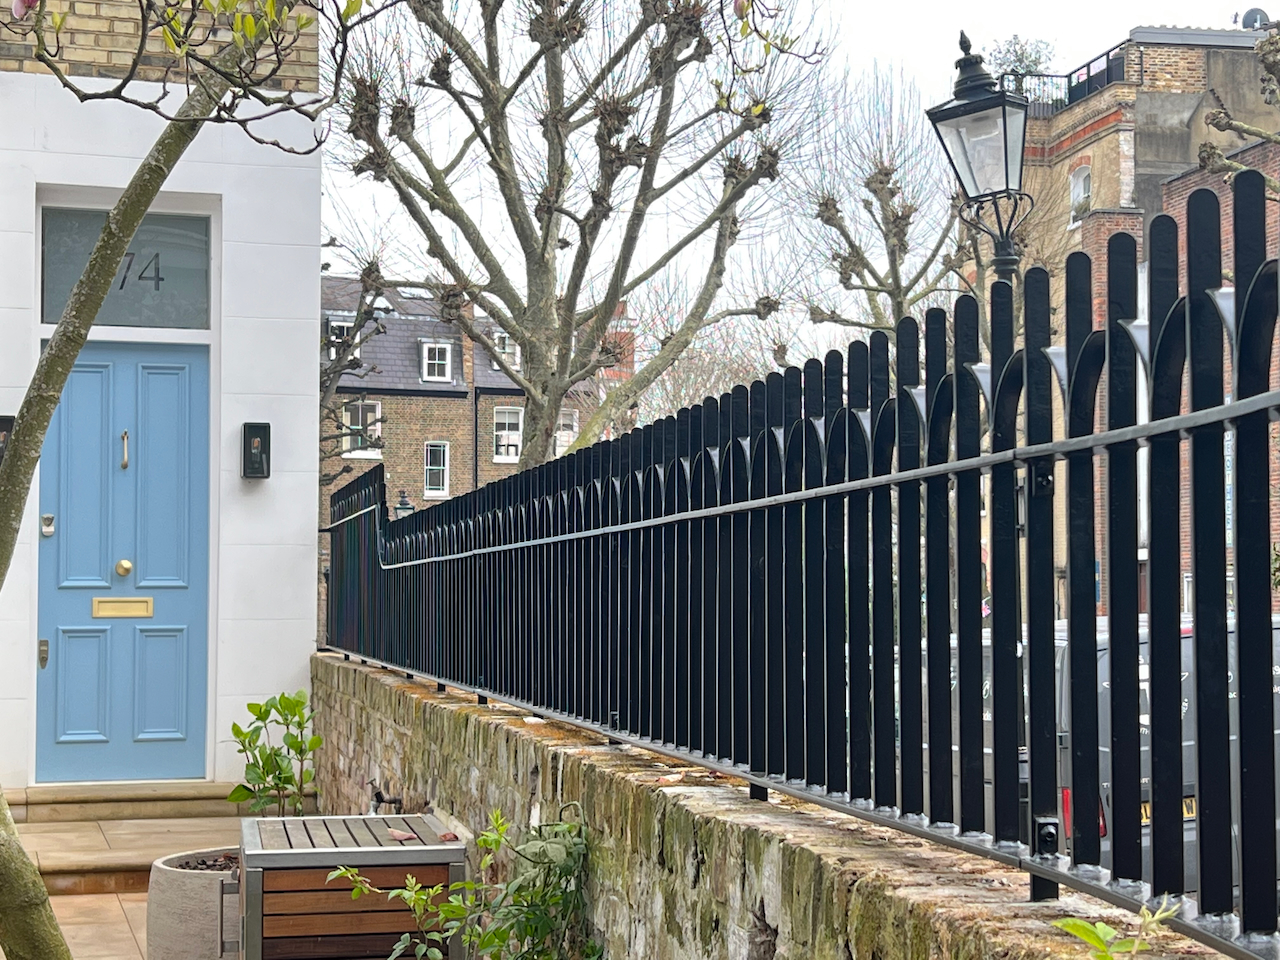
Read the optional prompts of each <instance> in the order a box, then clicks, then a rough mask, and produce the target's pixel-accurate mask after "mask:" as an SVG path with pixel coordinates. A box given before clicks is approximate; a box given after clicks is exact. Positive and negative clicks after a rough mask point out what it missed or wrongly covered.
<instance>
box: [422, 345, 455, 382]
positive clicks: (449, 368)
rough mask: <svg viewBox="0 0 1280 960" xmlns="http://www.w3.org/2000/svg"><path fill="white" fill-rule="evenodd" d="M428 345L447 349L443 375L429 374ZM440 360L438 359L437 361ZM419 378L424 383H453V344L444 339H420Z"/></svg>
mask: <svg viewBox="0 0 1280 960" xmlns="http://www.w3.org/2000/svg"><path fill="white" fill-rule="evenodd" d="M427 347H443V348H444V351H445V358H444V369H445V375H444V376H443V377H428V376H427ZM437 362H438V361H437ZM418 379H419V380H421V381H422V382H423V383H453V344H452V343H447V342H445V341H442V340H419V341H418Z"/></svg>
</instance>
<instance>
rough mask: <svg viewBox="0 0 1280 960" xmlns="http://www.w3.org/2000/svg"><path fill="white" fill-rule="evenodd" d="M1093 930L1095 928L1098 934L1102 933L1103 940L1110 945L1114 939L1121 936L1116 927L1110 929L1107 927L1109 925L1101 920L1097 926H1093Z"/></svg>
mask: <svg viewBox="0 0 1280 960" xmlns="http://www.w3.org/2000/svg"><path fill="white" fill-rule="evenodd" d="M1093 928H1094V929H1095V930H1097V931H1098V933H1100V934H1101V935H1102V937H1103V939H1105V940H1106V941H1107V943H1110V942H1111V941H1112V940H1114V939H1115V938H1116V937H1117V936H1118V935H1119V934H1117V932H1116V929H1115V928H1114V927H1109V926H1107V925H1106V924H1105V923H1103V922H1102V921H1101V920H1099V921H1098V922H1097V923H1095V924H1094V925H1093Z"/></svg>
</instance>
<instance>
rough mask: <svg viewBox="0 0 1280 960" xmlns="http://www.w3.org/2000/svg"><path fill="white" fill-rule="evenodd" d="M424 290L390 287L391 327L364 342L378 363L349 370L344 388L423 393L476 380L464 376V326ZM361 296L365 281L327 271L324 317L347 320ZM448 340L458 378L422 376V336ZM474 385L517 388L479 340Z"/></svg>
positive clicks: (456, 389)
mask: <svg viewBox="0 0 1280 960" xmlns="http://www.w3.org/2000/svg"><path fill="white" fill-rule="evenodd" d="M415 292H416V293H418V294H426V293H427V292H426V291H423V290H417V291H415V290H413V289H410V288H403V287H402V288H399V289H397V288H388V289H387V290H386V292H385V298H386V301H387V303H388V305H389V306H390V310H389V311H388V312H387V313H385V314H384V316H385V317H386V328H387V332H386V333H383V334H380V335H378V336H376V337H373V338H371V339H370V340H369V341H368V342H367V343H365V345H364V346H363V347H362V348H361V352H360V359H361V360H363V361H364V362H365V363H366V364H369V365H371V366H373V367H375V368H376V372H373V373H369V374H368V375H367V376H365V377H363V378H362V377H358V376H356V375H354V374H346V375H344V376H343V378H342V382H341V384H340V387H341V388H342V389H344V390H353V391H356V390H358V391H362V392H363V391H368V392H369V393H380V392H382V393H389V392H394V393H415V394H424V395H442V396H458V395H461V394H465V393H466V392H468V391H469V390H470V389H471V387H472V386H473V384H469V383H466V382H465V380H464V377H463V362H462V361H463V357H462V350H463V343H464V340H465V338H464V337H463V334H462V331H461V330H459V329H458V328H457V327H456V326H454V325H453V324H451V323H445V322H444V321H442V320H440V319H439V316H440V302H439V301H438V300H435V299H432V298H429V297H430V295H429V294H427V296H425V297H424V296H414V293H415ZM359 300H360V281H359V280H358V279H356V278H354V277H322V278H321V280H320V309H321V312H322V314H323V318H324V319H326V320H328V319H333V320H344V319H347V318H349V317H352V316H354V315H355V310H356V306H357V305H358V303H359ZM424 340H425V341H430V342H432V343H447V344H450V345H451V346H452V347H453V350H452V351H451V352H450V360H451V365H452V368H453V370H452V374H453V382H452V383H443V382H437V381H427V382H424V381H423V380H422V378H421V374H422V368H421V359H420V358H421V347H420V344H421V343H422V341H424ZM472 348H473V350H474V364H473V371H474V372H473V378H474V380H475V384H474V386H478V387H480V388H482V389H495V388H506V389H510V390H518V389H519V388H518V387H516V385H515V384H514V383H513V382H512V381H511V379H510V378H509V377H508V376H507V375H506V374H504V373H503V372H502V371H500V370H494V369H493V363H492V361H491V360H490V359H489V354H488V352H487V351H486V350H485V349H484V348H483V347H481V346H480V345H479V344H473V347H472Z"/></svg>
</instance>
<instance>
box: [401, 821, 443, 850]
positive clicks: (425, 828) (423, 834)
mask: <svg viewBox="0 0 1280 960" xmlns="http://www.w3.org/2000/svg"><path fill="white" fill-rule="evenodd" d="M405 822H406V823H407V824H409V829H410V830H412V831H413V832H414V833H416V834H417V835H418V839H419V840H421V841H422V842H423V843H430V844H436V843H440V842H441V841H440V834H438V833H436V832H435V831H434V830H432V829H431V827H430V826H429V825H428V824H427V821H426V820H425V819H424V818H422V817H408V818H407V819H406V820H405Z"/></svg>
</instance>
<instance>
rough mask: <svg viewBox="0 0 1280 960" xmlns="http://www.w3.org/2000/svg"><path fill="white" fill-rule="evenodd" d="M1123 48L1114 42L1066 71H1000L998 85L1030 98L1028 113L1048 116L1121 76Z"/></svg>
mask: <svg viewBox="0 0 1280 960" xmlns="http://www.w3.org/2000/svg"><path fill="white" fill-rule="evenodd" d="M1124 51H1125V44H1123V43H1120V44H1117V45H1116V46H1114V47H1112V48H1111V49H1110V50H1108V51H1106V53H1104V54H1102V55H1101V56H1100V57H1095V58H1094V59H1092V60H1090V61H1089V62H1088V63H1086V64H1084V65H1083V66H1081V67H1078V68H1077V69H1075V70H1072V71H1071V72H1070V73H1064V74H1052V73H1005V74H1001V76H1000V85H1001V87H1003V88H1004V89H1005V90H1007V91H1009V92H1010V93H1017V94H1021V95H1022V96H1024V97H1026V98H1027V99H1028V100H1029V101H1030V102H1031V106H1030V110H1029V113H1030V115H1031V116H1033V117H1051V116H1053V115H1054V114H1056V113H1058V112H1060V111H1062V110H1065V109H1066V108H1067V107H1069V106H1071V105H1072V104H1073V103H1078V102H1080V101H1081V100H1083V99H1084V98H1085V97H1087V96H1089V95H1090V94H1091V93H1097V92H1098V91H1099V90H1101V89H1102V88H1103V87H1106V86H1108V85H1110V84H1113V83H1116V82H1117V81H1120V80H1123V79H1124Z"/></svg>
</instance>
